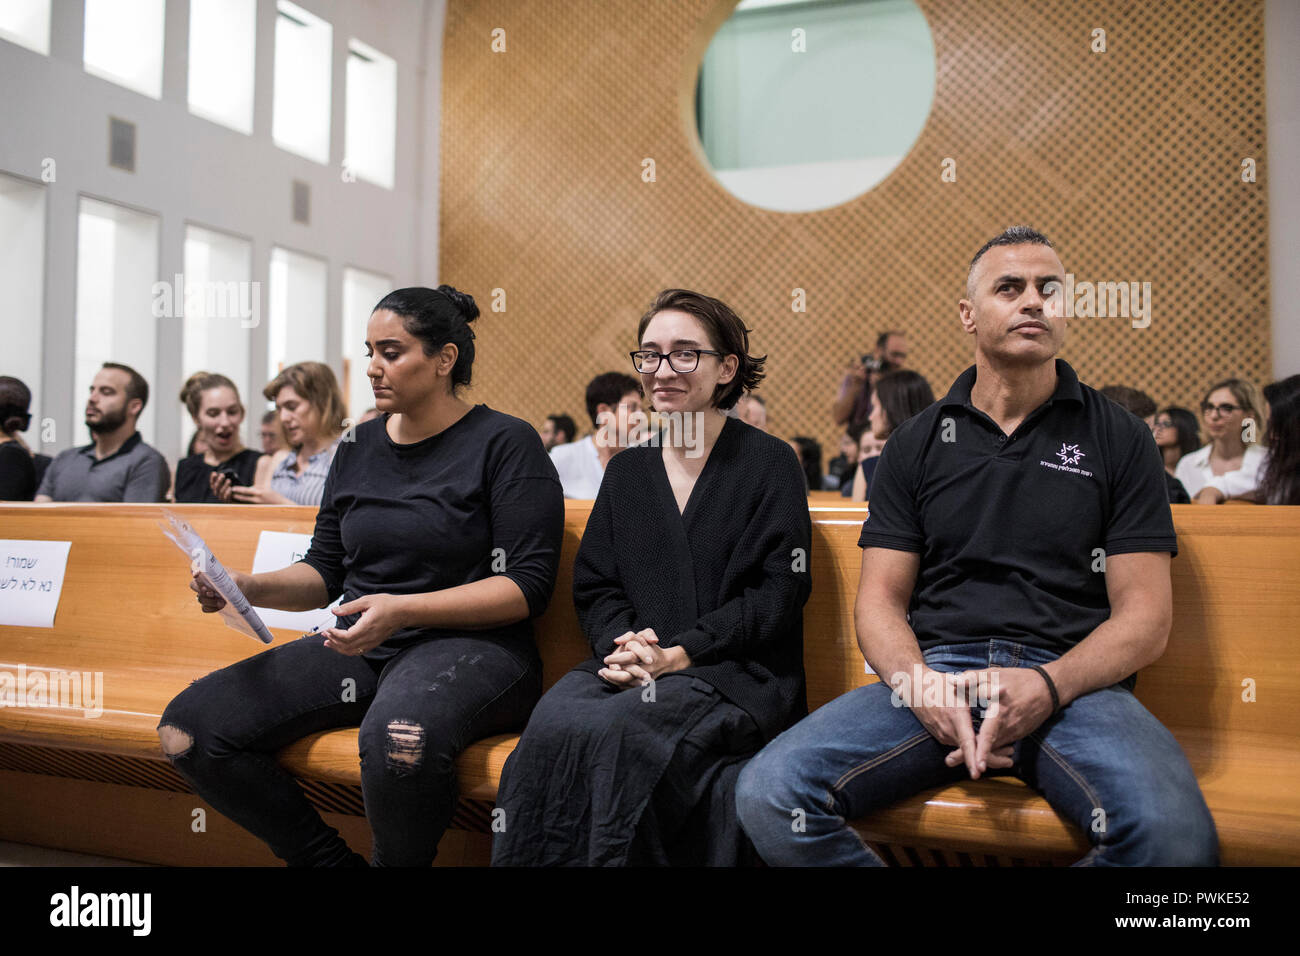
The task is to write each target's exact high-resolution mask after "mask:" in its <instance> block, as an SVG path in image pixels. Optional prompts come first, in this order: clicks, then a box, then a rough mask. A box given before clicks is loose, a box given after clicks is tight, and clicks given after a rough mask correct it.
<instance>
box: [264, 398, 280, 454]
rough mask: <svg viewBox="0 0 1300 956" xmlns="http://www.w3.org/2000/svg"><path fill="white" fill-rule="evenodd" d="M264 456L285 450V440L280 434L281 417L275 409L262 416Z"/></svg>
mask: <svg viewBox="0 0 1300 956" xmlns="http://www.w3.org/2000/svg"><path fill="white" fill-rule="evenodd" d="M261 438H262V454H263V455H274V454H275V453H276V452H277V451H283V450H284V438H283V436H282V435H281V434H280V416H279V414H278V413H277V412H276V410H275V409H271V410H270V411H269V412H267V413H266V414H264V415H263V416H262V431H261Z"/></svg>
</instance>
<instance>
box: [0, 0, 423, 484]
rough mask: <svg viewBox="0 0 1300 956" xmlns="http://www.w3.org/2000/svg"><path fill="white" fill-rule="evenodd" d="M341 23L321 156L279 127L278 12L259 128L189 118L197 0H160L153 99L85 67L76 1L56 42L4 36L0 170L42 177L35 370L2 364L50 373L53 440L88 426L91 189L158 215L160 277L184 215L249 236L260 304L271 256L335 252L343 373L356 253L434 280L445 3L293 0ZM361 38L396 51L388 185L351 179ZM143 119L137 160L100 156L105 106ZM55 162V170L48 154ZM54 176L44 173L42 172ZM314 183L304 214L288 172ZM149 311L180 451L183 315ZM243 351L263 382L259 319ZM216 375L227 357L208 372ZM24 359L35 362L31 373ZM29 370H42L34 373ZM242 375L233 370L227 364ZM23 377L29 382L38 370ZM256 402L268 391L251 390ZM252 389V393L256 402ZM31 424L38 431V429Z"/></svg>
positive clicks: (171, 265)
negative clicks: (293, 147)
mask: <svg viewBox="0 0 1300 956" xmlns="http://www.w3.org/2000/svg"><path fill="white" fill-rule="evenodd" d="M298 2H299V5H300V6H302V7H304V8H306V9H308V10H310V11H311V12H312V13H315V14H316V15H318V16H320V17H322V18H324V19H326V20H328V21H329V22H330V23H331V24H332V26H333V44H334V52H333V91H332V95H331V109H332V116H331V124H330V143H331V146H330V164H329V165H321V164H318V163H314V162H312V161H310V160H307V159H303V158H301V157H298V156H295V155H293V154H291V153H288V152H285V151H284V150H282V149H279V148H278V147H276V146H275V145H274V144H273V143H272V141H271V102H272V83H271V78H272V76H273V74H274V47H275V44H274V36H275V19H276V11H275V4H274V2H273V0H259V3H258V8H257V55H256V61H257V65H256V96H255V103H254V121H253V134H252V135H251V136H246V135H243V134H241V133H239V132H236V131H234V130H231V129H228V128H226V127H223V126H221V125H219V124H216V123H212V122H210V121H208V120H204V119H200V118H199V117H196V116H193V115H191V114H190V113H189V111H188V109H187V105H186V104H187V87H188V83H187V71H186V61H187V59H188V41H189V3H188V0H167V7H166V20H165V31H166V37H165V39H166V50H165V56H164V64H163V87H162V98H161V100H153V99H150V98H148V97H146V96H143V95H141V94H139V93H135V92H132V91H131V90H128V89H125V88H123V87H121V86H118V85H116V84H114V83H112V82H109V81H107V80H104V79H100V78H98V77H95V76H91V75H89V74H87V73H86V72H85V71H84V70H83V69H82V25H83V17H84V6H83V3H81V2H79V0H60V2H57V3H54V4H53V13H52V16H53V20H52V23H51V33H50V55H49V56H42V55H40V54H38V53H35V52H32V51H30V50H27V49H25V48H23V47H21V46H18V45H16V44H12V43H8V42H5V41H3V40H0V90H3V91H4V95H3V96H0V130H3V131H4V134H3V135H2V136H0V172H4V173H9V174H12V175H16V176H19V177H23V178H26V179H29V180H31V181H34V182H41V181H42V172H45V176H46V178H45V182H46V183H47V185H46V188H45V200H46V230H45V263H46V269H45V274H44V302H43V318H44V322H43V326H44V354H43V362H42V368H41V369H39V370H36V369H30V368H28V369H23V368H17V369H12V368H9V367H8V364H7V363H4V367H3V371H2V372H0V374H13V375H17V376H19V377H24V378H25V380H27V379H36V378H38V377H39V378H41V379H42V381H41V392H42V400H41V401H40V403H39V404H40V405H41V407H42V409H43V414H44V415H45V416H48V417H50V418H52V419H53V421H54V425H55V436H56V437H55V440H54V441H53V442H51V443H49V444H46V445H45V446H43V449H42V450H44V451H45V452H46V453H47V454H48V453H53V452H55V451H58V450H61V449H63V448H68V447H70V446H72V445H74V444H82V443H84V442H86V441H87V440H88V437H87V431H86V428H85V426H84V424H83V418H82V415H81V411H82V409H83V408H84V405H85V397H84V395H74V386H73V382H74V378H75V361H76V360H75V354H74V347H73V346H74V342H75V341H76V338H77V336H76V319H75V316H76V314H77V311H78V310H77V304H76V284H77V283H76V277H77V261H76V259H77V257H76V251H77V210H78V206H79V201H80V198H81V197H82V196H88V197H92V198H96V199H101V200H105V201H109V202H113V203H118V204H122V205H126V206H130V207H133V208H136V209H138V210H140V211H142V212H146V213H150V214H152V215H155V216H157V217H158V219H159V223H160V231H161V236H160V241H159V262H158V265H157V270H156V271H157V275H156V276H154V279H157V280H164V279H165V280H167V281H171V280H172V277H173V276H174V275H175V274H176V273H181V272H183V271H184V245H185V232H186V226H187V224H193V225H196V226H202V227H206V228H211V229H216V230H221V231H225V232H229V233H232V234H234V235H239V236H246V237H248V238H249V239H250V240H251V242H252V261H253V267H252V276H253V281H255V282H258V283H259V284H260V290H261V306H260V314H261V315H262V316H266V315H267V313H268V309H267V306H268V301H267V296H268V293H269V289H268V276H269V268H270V254H271V249H272V247H274V246H283V247H286V248H292V249H295V250H298V251H301V252H304V253H309V254H311V255H314V256H317V257H320V258H322V259H324V260H326V261H327V262H328V274H329V280H328V286H327V302H326V310H327V317H328V322H327V332H326V349H325V351H326V356H327V357H328V360H329V361H330V363H331V364H332V365H333V366H334V367H335V371H336V372H338V373H341V372H342V365H341V361H340V348H341V342H342V328H343V321H342V291H341V288H342V274H343V269H344V267H347V266H352V267H355V268H361V269H366V270H370V271H373V272H378V273H383V274H387V275H390V276H392V277H393V279H394V281H395V282H396V284H398V285H436V284H437V283H438V276H437V223H438V218H437V217H438V196H437V191H438V180H437V169H438V166H437V154H438V126H439V89H440V74H441V49H442V24H443V20H444V17H445V7H446V0H298ZM352 37H355V38H356V39H358V40H361V41H362V42H363V43H366V44H368V45H370V46H372V47H374V48H375V49H377V50H379V51H381V52H382V53H384V54H386V55H388V56H391V57H393V58H394V59H395V60H396V61H397V64H398V77H397V116H398V124H397V148H396V154H397V160H396V174H395V188H394V189H392V190H387V189H383V188H381V187H378V186H375V185H372V184H370V183H367V182H364V181H361V180H358V181H355V182H344V181H343V177H342V176H341V164H342V160H343V136H344V104H345V101H346V97H345V95H344V75H345V69H346V66H345V65H346V63H347V44H348V40H349V39H350V38H352ZM110 116H116V117H119V118H122V119H125V120H128V121H130V122H132V123H135V124H136V126H137V157H136V158H137V165H136V171H135V172H134V173H127V172H123V171H121V170H117V169H113V168H110V167H109V165H108V133H109V117H110ZM47 160H52V161H53V166H52V167H51V164H50V163H48V162H46V161H47ZM51 172H52V173H53V178H52V181H51V180H50V174H51ZM294 179H301V180H303V181H305V182H307V183H309V184H310V186H311V188H312V197H311V199H312V201H311V213H312V222H311V225H310V226H302V225H298V224H296V223H294V222H293V221H292V218H291V190H292V186H291V183H292V181H293V180H294ZM153 323H154V333H155V334H154V343H155V348H156V356H157V359H156V361H157V373H156V376H155V379H154V380H151V381H150V383H149V384H150V391H151V397H150V403H149V404H150V406H151V407H152V410H153V412H154V414H155V415H156V421H155V427H154V429H153V431H154V438H155V440H156V442H157V446H158V448H159V450H161V451H162V452H163V453H164V454H165V455H167V456H168V457H169V458H170V459H171V460H172V461H175V459H176V456H177V452H178V451H180V450H181V449H180V448H179V442H180V436H181V434H182V433H183V430H182V427H181V426H182V416H184V415H185V412H184V410H183V408H182V407H181V405H180V403H179V401H177V395H178V393H179V391H180V386H181V384H182V383H183V381H184V377H183V374H182V371H183V365H184V363H183V360H182V352H183V347H182V325H183V321H182V320H180V319H176V318H168V317H164V318H158V319H154V320H153ZM247 334H248V336H249V341H248V350H247V351H248V362H249V368H250V369H251V370H252V381H253V383H254V386H257V387H258V388H257V390H260V384H261V381H260V377H261V375H262V374H263V373H264V371H265V369H266V365H267V329H266V323H265V322H262V323H260V324H259V326H258V327H257V328H254V329H250V330H249V331H248V333H247ZM213 371H225V370H223V369H213ZM24 372H26V376H24ZM34 372H41V373H43V375H41V376H37V375H35V374H33V373H34ZM231 377H232V378H233V377H235V376H233V375H232V376H231ZM29 384H30V382H29ZM244 399H245V404H246V405H247V406H248V407H249V411H250V414H252V413H253V412H254V411H255V410H256V409H258V408H260V407H261V399H260V396H257V395H245V396H244ZM254 399H256V401H254ZM36 431H37V430H36V429H33V432H31V433H29V434H33V433H35V432H36Z"/></svg>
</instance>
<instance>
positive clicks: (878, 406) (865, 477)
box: [850, 369, 934, 501]
mask: <svg viewBox="0 0 1300 956" xmlns="http://www.w3.org/2000/svg"><path fill="white" fill-rule="evenodd" d="M872 391H873V392H874V394H873V395H872V396H871V419H870V421H869V423H868V424H869V426H870V432H871V436H872V437H873V438H875V439H876V441H878V442H880V451H879V452H877V453H876V454H874V455H870V454H868V449H866V448H865V447H864V448H863V458H862V460H861V461H860V462H859V463H858V470H857V472H856V473H855V474H854V476H853V490H852V494H851V495H850V497H851V498H852V499H853V500H854V501H866V500H868V498H869V497H870V487H871V479H872V478H873V477H874V476H875V474H876V465H878V464H879V463H880V455H881V453H883V452H884V449H885V444H886V442H887V441H888V439H889V436H890V435H892V434H893V433H894V429H896V428H898V426H899V425H901V424H903V422H905V421H907V420H908V419H909V418H912V417H913V416H915V415H919V414H921V412H923V411H925V410H926V409H927V408H929V407H930V406H931V405H933V404H934V392H933V391H932V390H931V388H930V383H929V382H927V381H926V380H925V377H924V376H922V375H921V374H920V373H919V372H913V371H911V370H909V369H899V370H897V371H893V372H886V373H885V374H884V375H882V376H880V378H879V379H878V380H877V381H876V386H875V388H874V389H873V390H872Z"/></svg>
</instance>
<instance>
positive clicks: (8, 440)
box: [0, 375, 38, 501]
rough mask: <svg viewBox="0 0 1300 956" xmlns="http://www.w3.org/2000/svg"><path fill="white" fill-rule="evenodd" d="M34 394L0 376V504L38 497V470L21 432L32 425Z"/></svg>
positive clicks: (17, 381)
mask: <svg viewBox="0 0 1300 956" xmlns="http://www.w3.org/2000/svg"><path fill="white" fill-rule="evenodd" d="M31 404H32V393H31V389H29V388H28V387H27V386H26V385H25V384H24V383H23V381H22V380H21V379H17V378H14V377H13V376H11V375H0V501H31V500H32V499H33V498H35V497H36V488H37V487H38V485H37V481H36V467H35V465H34V463H33V462H32V453H31V451H29V450H28V448H27V445H26V444H25V443H24V442H23V439H22V436H21V435H20V434H18V433H19V432H24V431H26V430H27V429H28V427H29V426H30V425H31V423H32V416H31V413H30V412H29V411H28V409H30V408H31Z"/></svg>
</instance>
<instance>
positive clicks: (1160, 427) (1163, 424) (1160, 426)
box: [1151, 419, 1175, 432]
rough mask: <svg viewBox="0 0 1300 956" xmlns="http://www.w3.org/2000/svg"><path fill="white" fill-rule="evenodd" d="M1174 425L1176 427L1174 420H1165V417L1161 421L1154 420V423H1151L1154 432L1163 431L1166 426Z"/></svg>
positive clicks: (1171, 426)
mask: <svg viewBox="0 0 1300 956" xmlns="http://www.w3.org/2000/svg"><path fill="white" fill-rule="evenodd" d="M1173 427H1175V426H1174V423H1173V422H1171V421H1168V420H1164V419H1162V420H1160V421H1156V422H1152V424H1151V430H1152V431H1153V432H1154V431H1161V430H1163V429H1165V428H1173Z"/></svg>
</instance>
